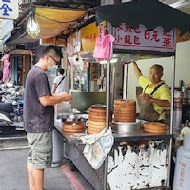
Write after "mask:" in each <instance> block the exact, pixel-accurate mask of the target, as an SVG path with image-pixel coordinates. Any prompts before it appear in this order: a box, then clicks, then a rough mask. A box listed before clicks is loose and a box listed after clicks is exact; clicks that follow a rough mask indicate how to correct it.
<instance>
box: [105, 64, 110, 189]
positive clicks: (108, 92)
mask: <svg viewBox="0 0 190 190" xmlns="http://www.w3.org/2000/svg"><path fill="white" fill-rule="evenodd" d="M109 98H110V61H109V60H108V61H107V81H106V130H108V129H109ZM107 168H108V158H106V159H105V162H104V190H106V189H107Z"/></svg>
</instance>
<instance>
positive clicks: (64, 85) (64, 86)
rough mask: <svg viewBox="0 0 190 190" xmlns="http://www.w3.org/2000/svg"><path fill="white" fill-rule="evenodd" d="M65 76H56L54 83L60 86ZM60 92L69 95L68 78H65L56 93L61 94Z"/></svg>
mask: <svg viewBox="0 0 190 190" xmlns="http://www.w3.org/2000/svg"><path fill="white" fill-rule="evenodd" d="M62 78H63V75H59V76H56V77H55V79H54V81H53V83H54V84H56V85H58V84H59V82H60V81H61V80H62ZM60 92H66V93H69V81H68V78H67V77H65V78H64V79H63V80H62V82H61V83H60V84H59V86H58V87H57V89H56V90H55V93H60Z"/></svg>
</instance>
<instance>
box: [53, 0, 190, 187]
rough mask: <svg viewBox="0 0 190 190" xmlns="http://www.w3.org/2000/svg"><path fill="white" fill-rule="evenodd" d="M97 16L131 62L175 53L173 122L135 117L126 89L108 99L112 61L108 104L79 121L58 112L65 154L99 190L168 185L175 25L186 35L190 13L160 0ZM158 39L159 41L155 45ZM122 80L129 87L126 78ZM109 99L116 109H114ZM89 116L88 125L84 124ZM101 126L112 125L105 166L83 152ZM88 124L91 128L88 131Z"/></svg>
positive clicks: (131, 4) (94, 154) (108, 8)
mask: <svg viewBox="0 0 190 190" xmlns="http://www.w3.org/2000/svg"><path fill="white" fill-rule="evenodd" d="M160 12H161V13H162V15H160ZM96 19H97V20H96V21H97V24H100V23H101V22H102V21H104V20H106V21H108V22H109V23H110V26H108V27H107V31H108V34H111V35H113V36H114V37H115V41H114V42H113V53H114V52H117V53H118V52H119V53H125V54H130V55H131V56H129V59H128V61H129V62H130V61H132V60H137V59H138V58H143V57H144V58H146V56H147V55H152V56H172V58H173V65H172V73H173V79H172V85H171V97H172V98H171V113H170V115H171V116H170V125H169V129H168V130H166V126H165V125H161V124H159V123H156V124H155V125H158V126H155V125H154V126H151V123H149V122H144V121H139V120H137V119H136V102H135V101H134V100H127V96H126V94H127V88H126V87H124V88H123V90H124V91H123V99H122V100H114V103H113V102H110V86H111V85H113V83H111V82H110V73H111V70H110V60H107V75H106V78H107V83H106V84H107V85H106V106H99V107H97V106H96V107H93V106H92V107H90V109H89V112H88V114H75V116H76V115H77V122H74V123H73V122H71V123H69V121H68V122H67V121H66V122H63V120H62V118H63V117H62V116H61V114H59V113H58V115H57V118H60V119H56V122H55V126H56V128H57V130H58V131H59V132H60V134H61V135H62V136H63V137H64V140H65V143H64V144H65V147H64V148H65V150H64V152H65V154H66V155H67V157H68V158H69V159H70V160H71V161H72V162H73V164H74V165H75V166H76V167H77V168H78V169H79V171H80V172H81V173H82V174H83V175H84V177H85V178H86V179H87V180H88V181H89V183H91V184H92V186H93V187H94V188H95V189H97V190H101V189H114V190H115V189H120V190H124V189H125V190H130V189H170V185H171V184H170V166H171V154H172V153H171V151H172V139H173V138H174V134H173V99H174V97H173V90H174V78H175V45H176V41H175V28H177V27H178V28H179V29H180V30H181V32H182V33H184V32H186V31H188V30H190V24H188V22H189V20H190V16H189V15H186V14H185V13H182V12H180V11H178V10H175V9H173V8H171V7H169V6H167V5H164V4H162V3H160V2H159V1H156V0H155V1H152V0H147V1H142V0H139V1H132V2H129V3H123V4H117V5H110V6H103V7H99V8H97V10H96ZM174 20H175V21H174ZM126 22H127V24H126ZM182 22H183V24H182ZM142 24H143V25H142ZM158 26H159V27H158ZM130 33H131V34H130ZM143 34H144V35H143ZM146 34H147V35H146ZM143 37H144V38H145V39H146V40H145V41H143V39H142V38H143ZM157 40H158V41H161V42H160V43H156V42H157ZM164 40H166V41H164ZM131 47H132V48H131ZM134 54H136V57H135V56H134ZM142 54H143V56H142ZM125 68H126V66H125ZM126 71H127V69H126ZM125 76H127V72H125ZM125 80H126V77H125V79H124V81H125ZM112 82H113V81H112ZM124 84H125V85H127V81H125V82H124ZM111 103H112V104H113V113H111V111H110V104H111ZM125 108H126V109H125ZM110 115H111V117H110ZM112 116H113V117H112ZM110 118H111V119H110ZM87 119H88V124H86V120H87ZM72 121H74V120H72ZM65 123H66V125H65ZM69 124H70V125H69ZM85 125H87V126H85ZM102 125H104V128H105V129H106V130H107V131H109V130H110V128H109V127H110V126H112V134H113V137H114V142H113V145H112V147H111V150H110V151H109V152H108V153H107V155H106V159H105V161H104V162H103V164H102V165H101V166H100V167H97V168H96V167H94V165H93V164H94V163H92V162H90V161H89V159H88V158H87V157H86V156H84V154H85V153H86V148H87V145H88V148H89V147H90V143H89V144H88V143H84V138H85V136H89V135H87V134H94V136H95V138H97V139H98V138H99V137H97V136H98V135H99V134H101V133H102V131H103V130H104V129H103V128H102ZM86 127H87V128H88V129H87V130H85V129H86ZM156 127H160V128H157V129H159V130H155V129H156ZM68 129H70V131H68ZM102 129H103V130H102ZM106 130H105V131H106ZM92 136H93V135H92ZM92 136H91V137H92ZM103 137H104V136H103ZM99 139H100V138H99ZM105 139H106V140H110V141H111V138H106V137H105ZM105 139H104V143H105ZM85 140H86V139H85ZM86 142H87V140H86ZM99 143H100V142H99ZM101 143H102V142H101ZM101 143H100V144H101ZM92 144H96V142H93V143H92ZM96 145H97V144H96ZM103 145H105V144H103ZM97 147H99V145H97ZM106 148H107V147H106ZM89 150H90V149H89ZM101 150H102V149H93V151H92V159H94V160H95V161H94V162H96V161H98V160H99V157H98V155H99V152H98V151H101ZM105 150H106V149H105ZM84 152H85V153H84ZM104 155H105V154H104ZM94 168H95V169H94Z"/></svg>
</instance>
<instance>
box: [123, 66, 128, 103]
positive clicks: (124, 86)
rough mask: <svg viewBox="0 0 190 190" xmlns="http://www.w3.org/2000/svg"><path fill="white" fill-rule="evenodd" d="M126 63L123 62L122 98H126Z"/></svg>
mask: <svg viewBox="0 0 190 190" xmlns="http://www.w3.org/2000/svg"><path fill="white" fill-rule="evenodd" d="M127 69H128V68H127V65H126V64H124V80H123V99H124V100H126V99H127Z"/></svg>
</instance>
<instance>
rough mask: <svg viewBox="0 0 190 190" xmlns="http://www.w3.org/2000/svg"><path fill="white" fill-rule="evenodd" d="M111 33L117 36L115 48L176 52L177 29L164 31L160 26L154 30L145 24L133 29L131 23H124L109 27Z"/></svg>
mask: <svg viewBox="0 0 190 190" xmlns="http://www.w3.org/2000/svg"><path fill="white" fill-rule="evenodd" d="M108 28H109V29H108V31H109V33H111V34H112V35H113V36H114V37H115V41H114V43H113V44H114V45H113V48H114V49H122V50H149V51H159V52H174V51H175V45H176V34H175V30H171V31H170V32H166V31H164V29H163V28H162V27H160V26H158V27H156V28H155V29H154V30H153V31H151V30H148V29H147V28H146V27H145V26H144V25H139V27H137V28H135V29H132V28H130V27H129V25H127V24H125V23H122V24H120V25H119V26H118V27H117V28H114V27H111V25H109V27H108Z"/></svg>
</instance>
